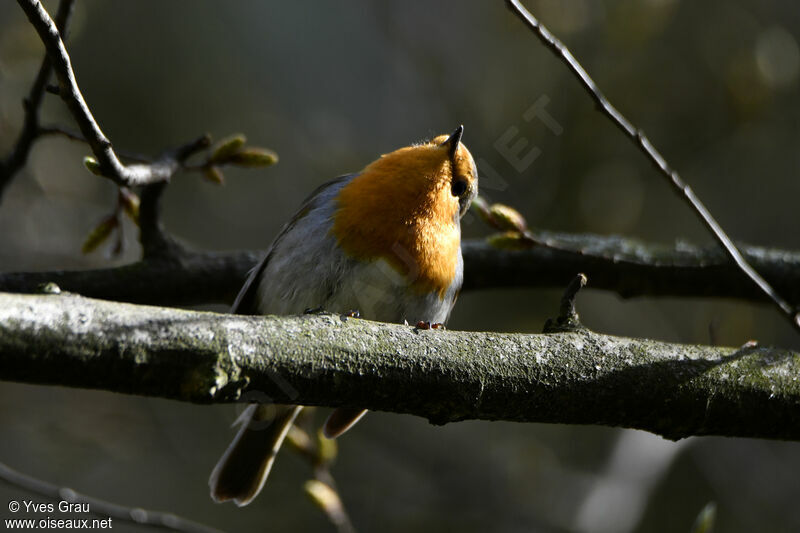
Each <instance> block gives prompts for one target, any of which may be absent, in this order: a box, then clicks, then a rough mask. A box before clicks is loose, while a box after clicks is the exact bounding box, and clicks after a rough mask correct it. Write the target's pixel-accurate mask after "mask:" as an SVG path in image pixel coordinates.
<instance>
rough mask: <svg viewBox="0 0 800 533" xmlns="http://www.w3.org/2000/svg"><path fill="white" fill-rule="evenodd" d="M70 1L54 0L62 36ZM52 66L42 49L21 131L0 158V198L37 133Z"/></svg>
mask: <svg viewBox="0 0 800 533" xmlns="http://www.w3.org/2000/svg"><path fill="white" fill-rule="evenodd" d="M74 5H75V0H61V2H59V4H58V11H57V12H56V22H55V24H56V26H57V27H58V28H59V30H60V31H61V34H62V35H63V36H64V38H65V39H66V35H67V29H68V27H69V21H70V18H71V15H72V8H73V6H74ZM52 70H53V67H52V63H51V62H50V58H49V56H48V54H47V53H45V55H44V59H42V65H41V66H40V67H39V73H38V74H37V75H36V80H35V81H34V82H33V86H32V87H31V90H30V92H29V93H28V97H27V98H26V99H25V100H24V102H23V106H24V108H25V121H24V122H23V124H22V131H20V134H19V137H17V142H16V143H15V144H14V150H13V151H12V152H11V154H9V156H8V157H7V158H6V159H5V160H4V161H2V162H0V200H2V197H3V192H4V191H5V188H6V187H7V186H8V184H9V183H11V180H12V179H13V178H14V175H15V174H16V173H17V171H19V169H21V168H22V167H23V166H25V163H26V162H27V160H28V154H29V153H30V151H31V147H32V146H33V143H34V141H35V140H36V137H37V136H38V135H39V134H40V131H39V108H40V107H41V105H42V100H43V99H44V93H45V90H46V88H47V82H48V80H49V79H50V74H51V73H52Z"/></svg>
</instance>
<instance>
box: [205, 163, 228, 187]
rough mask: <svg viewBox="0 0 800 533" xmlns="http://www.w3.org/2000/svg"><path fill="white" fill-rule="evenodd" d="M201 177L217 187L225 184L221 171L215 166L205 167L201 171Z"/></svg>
mask: <svg viewBox="0 0 800 533" xmlns="http://www.w3.org/2000/svg"><path fill="white" fill-rule="evenodd" d="M203 177H204V178H206V179H207V180H208V181H210V182H212V183H216V184H217V185H224V184H225V176H223V175H222V171H221V170H220V169H219V167H218V166H216V165H211V166H207V167H205V168H204V169H203Z"/></svg>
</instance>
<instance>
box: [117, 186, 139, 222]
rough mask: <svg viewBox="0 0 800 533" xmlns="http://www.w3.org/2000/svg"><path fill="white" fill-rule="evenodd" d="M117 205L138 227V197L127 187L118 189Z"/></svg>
mask: <svg viewBox="0 0 800 533" xmlns="http://www.w3.org/2000/svg"><path fill="white" fill-rule="evenodd" d="M119 203H120V205H121V206H122V210H123V211H125V214H126V215H128V216H129V217H130V218H131V220H133V221H134V222H135V223H136V225H137V226H138V225H139V196H138V195H137V194H136V193H134V192H133V191H131V190H130V189H128V188H127V187H120V188H119Z"/></svg>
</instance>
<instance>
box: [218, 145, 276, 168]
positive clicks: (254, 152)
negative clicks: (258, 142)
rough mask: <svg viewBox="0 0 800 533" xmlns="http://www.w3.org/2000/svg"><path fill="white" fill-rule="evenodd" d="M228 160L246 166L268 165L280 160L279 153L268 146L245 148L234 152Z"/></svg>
mask: <svg viewBox="0 0 800 533" xmlns="http://www.w3.org/2000/svg"><path fill="white" fill-rule="evenodd" d="M228 162H229V163H231V164H232V165H236V166H240V167H245V168H258V167H268V166H270V165H274V164H275V163H277V162H278V154H276V153H275V152H273V151H272V150H267V149H266V148H244V149H242V150H239V151H238V152H236V153H235V154H232V155H231V156H230V157H229V158H228Z"/></svg>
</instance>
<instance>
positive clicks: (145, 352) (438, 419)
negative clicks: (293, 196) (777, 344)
mask: <svg viewBox="0 0 800 533" xmlns="http://www.w3.org/2000/svg"><path fill="white" fill-rule="evenodd" d="M0 379H4V380H11V381H20V382H27V383H38V384H47V385H64V386H71V387H85V388H93V389H104V390H109V391H115V392H122V393H130V394H140V395H146V396H158V397H163V398H172V399H175V400H184V401H192V402H199V403H213V402H230V401H236V400H245V401H247V400H252V401H275V402H282V403H301V404H306V405H327V406H350V407H367V408H369V409H373V410H382V411H392V412H398V413H411V414H415V415H418V416H422V417H426V418H428V419H429V420H430V421H431V422H433V423H435V424H444V423H447V422H453V421H458V420H465V419H485V420H512V421H519V422H551V423H552V422H555V423H571V424H603V425H610V426H624V427H632V428H639V429H644V430H647V431H651V432H654V433H657V434H660V435H663V436H665V437H667V438H671V439H679V438H682V437H687V436H690V435H729V436H744V437H763V438H778V439H794V440H800V381H799V379H800V354H798V353H796V352H792V351H788V350H782V349H776V348H743V349H735V348H715V347H703V346H687V345H678V344H669V343H663V342H657V341H651V340H641V339H628V338H620V337H612V336H608V335H600V334H597V333H593V332H590V331H587V330H578V331H572V332H561V333H552V334H542V335H523V334H499V333H477V332H458V331H440V330H416V329H414V328H412V327H408V326H401V325H391V324H381V323H376V322H370V321H366V320H359V319H351V318H344V317H340V316H338V315H306V316H299V317H243V316H234V315H221V314H214V313H201V312H190V311H181V310H175V309H166V308H155V307H144V306H136V305H130V304H120V303H111V302H104V301H99V300H92V299H88V298H84V297H80V296H76V295H63V294H62V295H12V294H0Z"/></svg>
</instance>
